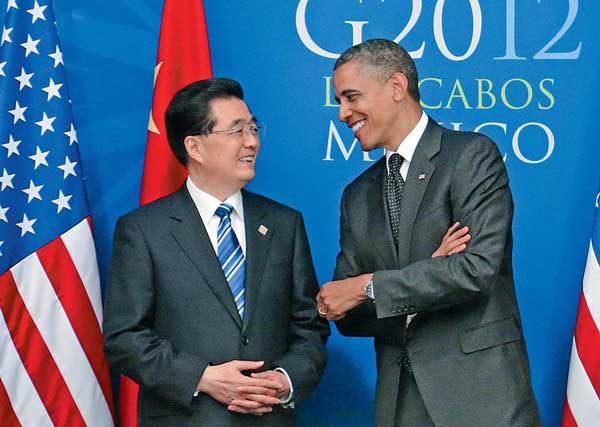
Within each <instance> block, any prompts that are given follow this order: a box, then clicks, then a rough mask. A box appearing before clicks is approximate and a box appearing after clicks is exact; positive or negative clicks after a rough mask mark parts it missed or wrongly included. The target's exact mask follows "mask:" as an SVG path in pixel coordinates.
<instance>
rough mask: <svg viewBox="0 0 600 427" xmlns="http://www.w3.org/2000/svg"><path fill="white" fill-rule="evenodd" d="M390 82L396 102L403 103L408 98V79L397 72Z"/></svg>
mask: <svg viewBox="0 0 600 427" xmlns="http://www.w3.org/2000/svg"><path fill="white" fill-rule="evenodd" d="M389 82H390V84H391V85H392V90H393V97H394V101H402V100H403V99H404V98H405V97H407V96H408V79H407V78H406V76H405V75H404V73H402V72H400V71H396V72H395V73H393V74H392V75H391V76H390V79H389Z"/></svg>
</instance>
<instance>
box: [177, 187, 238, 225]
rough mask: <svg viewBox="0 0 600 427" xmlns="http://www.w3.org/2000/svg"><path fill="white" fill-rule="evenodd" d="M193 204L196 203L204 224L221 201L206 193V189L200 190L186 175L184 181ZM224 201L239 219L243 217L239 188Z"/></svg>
mask: <svg viewBox="0 0 600 427" xmlns="http://www.w3.org/2000/svg"><path fill="white" fill-rule="evenodd" d="M185 185H186V187H187V190H188V192H189V193H190V196H191V197H192V200H193V201H194V204H195V205H196V209H198V213H199V214H200V216H201V217H202V222H204V224H208V222H209V221H210V220H211V219H212V218H213V216H214V215H215V212H216V210H217V208H218V207H219V205H220V204H221V203H223V202H221V201H220V200H219V199H217V198H216V197H214V196H212V195H211V194H208V193H207V192H206V191H204V190H201V189H200V188H198V187H197V186H196V184H194V182H193V181H192V179H191V178H190V177H189V176H188V178H187V180H186V183H185ZM224 202H225V203H229V204H230V205H231V206H233V212H234V215H235V214H237V215H238V216H239V218H240V219H242V220H243V218H244V204H243V202H242V192H241V191H240V190H238V191H236V192H235V193H233V194H232V195H231V196H229V197H228V198H227V199H225V201H224Z"/></svg>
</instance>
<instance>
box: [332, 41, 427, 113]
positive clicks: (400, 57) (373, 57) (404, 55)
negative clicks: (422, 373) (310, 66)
mask: <svg viewBox="0 0 600 427" xmlns="http://www.w3.org/2000/svg"><path fill="white" fill-rule="evenodd" d="M350 61H357V62H359V63H360V64H361V65H364V66H366V67H368V68H370V70H368V71H371V72H372V73H374V74H375V78H377V79H378V80H380V81H386V80H387V79H389V78H390V76H391V75H392V73H395V72H398V71H399V72H401V73H402V74H404V75H405V76H406V78H407V79H408V93H409V95H410V96H411V97H412V98H413V99H414V100H415V101H419V99H420V98H421V96H420V94H419V76H418V73H417V67H416V66H415V63H414V61H413V59H412V58H411V57H410V55H409V54H408V52H407V51H406V50H405V49H404V48H403V47H401V46H400V45H398V44H396V43H394V42H393V41H391V40H386V39H371V40H366V41H364V42H362V43H361V44H358V45H356V46H352V47H351V48H349V49H347V50H346V51H345V52H344V53H342V55H341V56H340V57H339V58H338V59H337V61H336V62H335V65H334V67H333V70H334V71H335V70H337V69H338V68H339V67H341V66H342V65H344V64H345V63H347V62H350Z"/></svg>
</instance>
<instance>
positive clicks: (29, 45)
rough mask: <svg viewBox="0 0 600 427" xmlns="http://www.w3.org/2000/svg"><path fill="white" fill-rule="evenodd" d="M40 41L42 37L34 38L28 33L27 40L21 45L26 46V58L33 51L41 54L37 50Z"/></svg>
mask: <svg viewBox="0 0 600 427" xmlns="http://www.w3.org/2000/svg"><path fill="white" fill-rule="evenodd" d="M39 42H40V39H37V40H32V39H31V36H30V35H29V34H27V41H26V42H25V43H21V46H23V47H24V48H25V58H27V57H28V56H29V54H30V53H31V52H33V53H36V54H38V55H39V52H38V50H37V45H38V43H39Z"/></svg>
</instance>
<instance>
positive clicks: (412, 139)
mask: <svg viewBox="0 0 600 427" xmlns="http://www.w3.org/2000/svg"><path fill="white" fill-rule="evenodd" d="M428 121H429V118H428V117H427V114H425V112H423V113H422V114H421V118H420V119H419V121H418V122H417V125H416V126H415V127H414V128H413V129H412V130H411V131H410V132H409V134H408V135H406V138H404V140H403V141H402V142H400V145H399V146H398V149H397V150H396V151H390V150H387V149H386V150H385V164H386V167H387V171H388V174H389V173H390V167H389V164H388V162H389V160H390V157H391V155H392V154H394V153H398V154H400V155H401V156H402V158H403V159H404V161H403V162H402V166H400V175H402V178H403V179H404V181H406V177H407V176H408V168H409V167H410V162H411V161H412V158H413V155H414V154H415V150H416V149H417V144H418V143H419V140H420V139H421V137H422V136H423V134H424V133H425V128H426V127H427V122H428Z"/></svg>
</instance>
